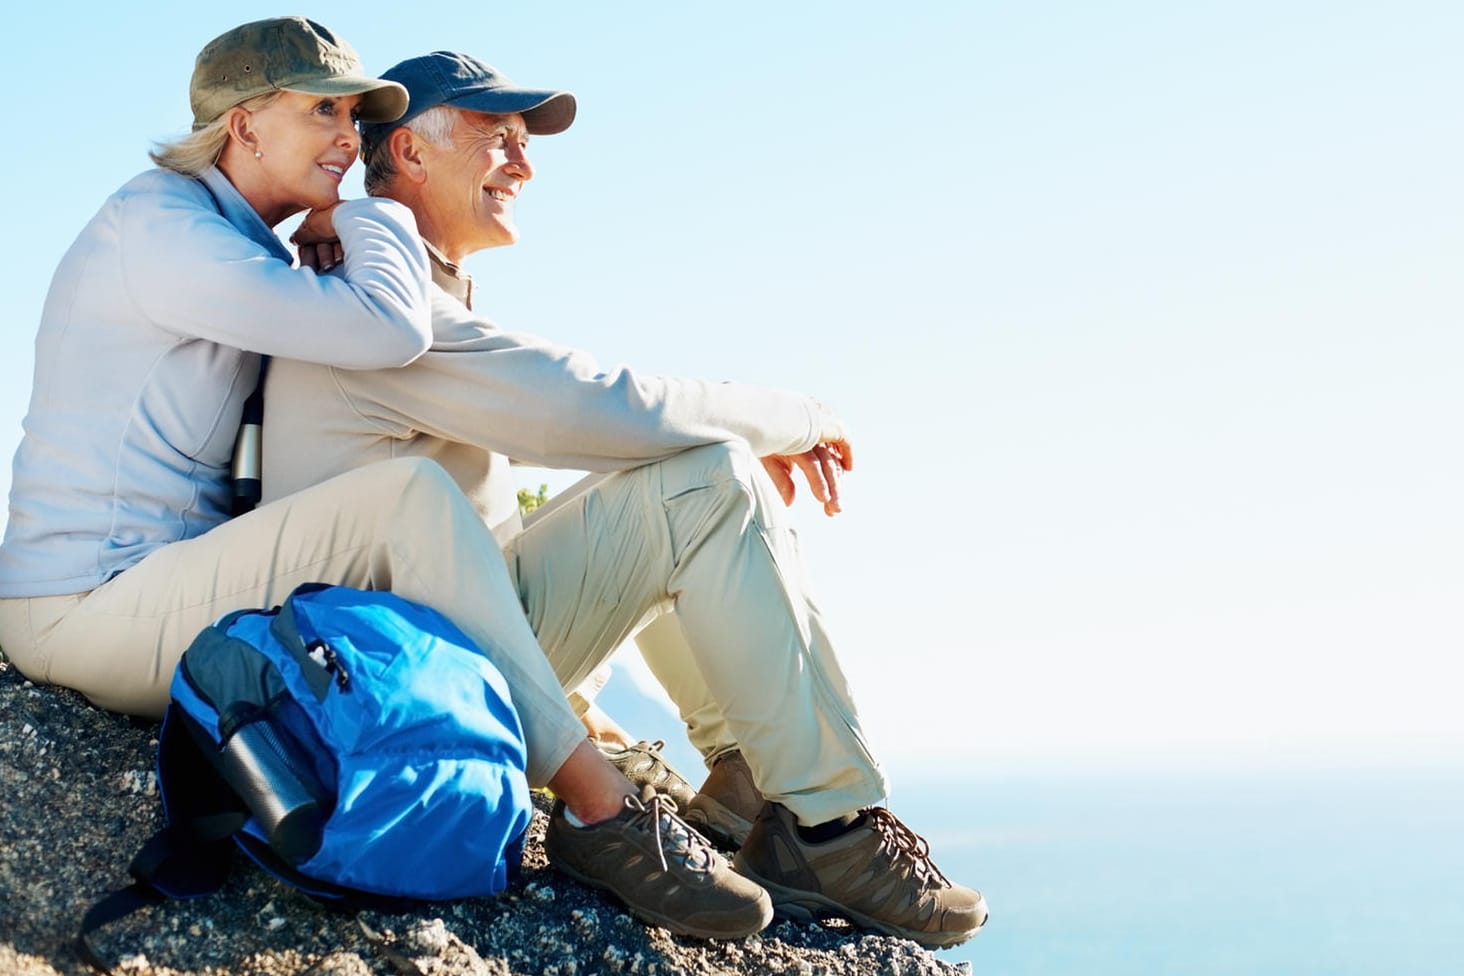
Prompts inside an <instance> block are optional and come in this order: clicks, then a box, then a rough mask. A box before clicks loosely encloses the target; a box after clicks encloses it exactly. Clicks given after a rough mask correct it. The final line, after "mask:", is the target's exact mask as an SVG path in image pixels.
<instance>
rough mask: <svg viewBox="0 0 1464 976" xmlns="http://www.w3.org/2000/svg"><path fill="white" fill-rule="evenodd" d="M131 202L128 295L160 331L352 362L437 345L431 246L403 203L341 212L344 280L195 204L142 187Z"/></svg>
mask: <svg viewBox="0 0 1464 976" xmlns="http://www.w3.org/2000/svg"><path fill="white" fill-rule="evenodd" d="M125 206H126V208H127V210H126V213H125V216H124V220H123V224H122V233H123V265H124V269H125V274H126V283H127V294H128V297H129V298H130V299H131V300H132V301H133V302H135V303H136V304H137V305H138V306H139V308H140V310H141V311H142V312H143V314H144V315H146V316H147V317H148V319H150V320H151V321H152V322H154V323H155V324H157V326H158V327H159V328H162V329H165V330H167V331H170V332H173V333H176V334H177V335H179V336H185V337H192V338H199V339H207V340H209V341H212V342H217V343H220V344H222V345H227V346H232V347H234V348H237V349H245V350H249V351H251V352H258V353H264V354H266V355H271V356H281V357H285V358H290V359H301V360H305V361H307V362H316V363H323V364H327V365H332V366H340V367H344V368H346V369H376V368H381V367H390V366H402V365H405V364H406V363H409V362H411V361H412V360H414V359H416V358H417V357H418V356H420V355H421V354H422V353H423V352H425V351H426V349H427V347H428V346H429V344H430V343H431V341H432V322H431V310H430V303H429V299H428V291H427V282H428V280H429V274H430V273H429V269H428V263H427V253H426V249H425V248H424V247H423V246H422V242H421V238H420V237H419V235H418V233H417V224H416V221H415V219H414V218H413V217H412V213H411V211H409V210H408V209H407V208H406V207H404V206H402V205H401V204H399V203H396V202H394V201H391V200H380V199H374V198H368V199H363V200H351V201H347V202H345V203H342V204H341V205H339V206H338V207H336V208H335V210H334V211H333V213H332V217H333V219H334V223H335V229H336V233H337V234H338V235H339V236H340V238H341V241H342V243H343V245H344V247H345V249H346V257H345V262H344V264H345V266H344V269H343V274H341V275H339V276H320V275H317V274H316V273H315V272H314V271H312V270H309V269H303V268H293V267H291V266H290V264H289V263H288V262H287V261H285V260H283V259H282V258H281V257H280V256H279V254H278V253H276V252H274V251H272V250H271V249H269V248H267V247H265V246H264V245H262V244H260V243H258V242H256V241H253V240H251V239H249V238H248V237H246V236H245V235H244V234H242V233H240V232H239V231H238V230H237V229H236V228H235V227H234V226H233V225H232V224H230V223H229V222H228V221H227V220H226V219H225V218H224V217H223V216H222V215H220V214H219V213H217V212H216V211H213V210H209V209H205V208H202V207H200V206H198V205H197V204H196V203H195V202H193V201H190V200H186V199H183V198H179V197H170V196H164V195H161V194H156V195H155V194H145V195H140V196H138V197H136V198H133V199H131V200H129V201H127V202H126V204H125ZM281 250H283V248H281Z"/></svg>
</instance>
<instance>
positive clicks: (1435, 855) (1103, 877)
mask: <svg viewBox="0 0 1464 976" xmlns="http://www.w3.org/2000/svg"><path fill="white" fill-rule="evenodd" d="M891 807H892V808H893V809H894V810H895V811H896V812H897V813H899V814H900V816H901V817H902V818H903V819H905V820H906V822H907V823H909V824H910V825H911V826H912V827H913V828H915V829H916V830H917V831H918V832H920V833H921V834H923V835H924V836H926V837H927V838H928V839H929V840H930V842H931V847H932V851H933V853H934V854H935V857H936V861H937V863H938V864H939V865H940V866H941V868H942V869H943V870H944V871H945V872H946V873H947V874H948V875H949V876H950V877H952V878H953V879H956V880H959V881H962V882H963V883H967V884H972V885H974V886H976V887H979V888H980V889H981V890H982V892H983V893H984V894H985V895H986V897H987V900H988V903H989V904H990V907H991V913H992V915H991V921H990V922H989V923H988V925H987V927H986V929H985V930H983V931H982V933H981V934H980V935H978V936H977V937H976V938H975V939H973V940H972V941H971V942H969V943H967V944H966V945H964V946H960V947H957V948H955V949H951V950H943V951H941V952H940V953H939V957H940V958H942V959H945V960H947V961H953V962H954V961H960V960H966V961H969V962H970V964H971V968H972V971H973V973H977V974H990V976H1117V974H1125V976H1128V974H1132V976H1163V974H1175V976H1181V974H1182V976H1222V974H1224V976H1232V974H1234V976H1239V974H1245V976H1270V974H1275V976H1311V974H1315V976H1323V974H1325V976H1405V974H1419V976H1424V974H1430V976H1431V974H1454V973H1464V760H1461V762H1460V764H1459V765H1458V766H1454V767H1437V766H1435V767H1426V768H1419V767H1415V768H1376V767H1371V768H1360V769H1346V768H1328V769H1317V768H1291V769H1288V768H1277V767H1274V766H1273V767H1271V768H1265V769H1246V768H1240V767H1226V768H1215V769H1208V770H1199V771H1183V772H1180V771H1175V770H1174V769H1172V768H1154V769H1149V770H1143V769H1124V770H1121V771H1110V772H1104V771H1101V770H1095V769H1085V770H1082V771H1081V772H1060V771H1056V770H1050V771H1045V772H1030V773H1026V774H1023V775H1005V776H995V775H993V776H986V777H982V776H977V775H970V776H967V777H965V778H962V779H960V780H958V781H957V782H956V783H955V784H954V785H950V784H948V785H946V786H941V785H940V784H938V783H936V782H934V781H931V780H923V781H922V780H920V779H915V780H913V781H909V782H903V783H902V782H900V781H898V780H897V782H896V784H895V793H894V795H893V796H892V797H891Z"/></svg>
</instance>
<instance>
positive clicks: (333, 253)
mask: <svg viewBox="0 0 1464 976" xmlns="http://www.w3.org/2000/svg"><path fill="white" fill-rule="evenodd" d="M343 202H344V201H342V200H337V201H336V202H335V203H333V204H331V205H330V206H328V207H323V208H321V209H319V210H312V211H310V212H309V213H308V214H306V215H305V219H304V220H302V221H300V226H299V227H296V228H295V233H293V234H291V235H290V243H291V244H294V245H295V247H296V248H298V249H299V253H300V266H301V267H302V268H313V269H315V270H316V271H317V272H319V273H321V274H324V273H325V272H327V271H329V270H330V269H331V268H334V267H335V266H336V265H338V264H340V263H341V262H342V261H344V260H345V259H346V252H345V251H344V250H342V248H341V239H340V238H339V237H337V236H336V231H335V217H334V213H335V208H336V207H339V206H340V205H341V204H342V203H343Z"/></svg>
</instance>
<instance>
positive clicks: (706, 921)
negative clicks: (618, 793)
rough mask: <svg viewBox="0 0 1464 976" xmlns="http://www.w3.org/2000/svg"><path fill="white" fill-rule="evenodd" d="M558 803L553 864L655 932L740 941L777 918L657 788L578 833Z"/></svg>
mask: <svg viewBox="0 0 1464 976" xmlns="http://www.w3.org/2000/svg"><path fill="white" fill-rule="evenodd" d="M564 813H565V810H564V802H563V801H562V800H560V801H556V802H555V804H554V809H553V810H552V811H551V813H550V816H549V830H548V833H547V834H546V836H545V839H544V848H545V852H546V853H547V854H548V855H549V863H550V864H552V865H554V867H556V868H558V869H559V870H560V871H563V872H564V873H565V874H567V875H569V876H570V877H571V878H574V879H575V880H576V881H580V882H583V883H584V884H587V885H590V886H591V887H594V888H600V889H602V890H604V891H608V892H610V893H611V894H613V895H615V896H616V897H617V898H619V899H620V900H621V901H623V902H625V904H626V906H627V907H628V908H629V909H630V910H631V912H632V913H634V914H635V915H637V916H638V917H640V918H641V919H642V920H644V921H646V922H649V923H650V924H652V925H659V926H662V927H663V928H667V929H670V930H671V931H672V932H679V933H681V934H682V935H691V936H696V937H697V938H700V939H740V938H742V937H743V936H747V935H752V934H753V933H754V932H759V931H761V930H762V929H763V927H764V926H766V925H767V924H768V922H770V921H772V918H773V904H772V901H771V899H769V898H768V893H767V892H766V891H764V890H763V889H762V888H760V887H759V886H758V885H757V884H756V883H754V882H752V881H749V880H748V879H747V878H744V877H742V876H741V875H739V874H737V873H736V872H735V871H733V870H732V868H731V866H730V865H728V864H727V862H726V860H725V859H723V857H722V855H720V854H718V853H717V851H716V849H715V848H713V847H712V845H711V844H709V843H708V842H707V840H706V838H704V837H702V836H701V835H700V834H698V833H697V832H696V831H695V830H692V829H691V828H690V827H688V826H687V825H686V821H684V820H682V819H681V818H680V817H678V816H677V815H676V813H675V812H674V810H673V809H672V806H671V804H669V803H667V802H666V798H665V797H664V796H662V795H660V794H658V793H656V792H655V791H654V790H652V789H651V788H650V787H646V788H644V789H643V790H642V791H641V795H640V797H639V798H636V797H633V796H628V797H626V798H625V809H624V810H622V811H621V812H620V814H619V816H617V817H615V818H613V819H611V820H605V821H602V822H600V823H597V824H590V825H589V826H587V827H575V826H573V825H571V824H570V823H569V821H568V820H566V819H565V817H564Z"/></svg>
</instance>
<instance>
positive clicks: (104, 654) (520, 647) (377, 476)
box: [0, 458, 585, 786]
mask: <svg viewBox="0 0 1464 976" xmlns="http://www.w3.org/2000/svg"><path fill="white" fill-rule="evenodd" d="M313 581H319V582H325V583H337V584H345V585H349V586H356V587H360V588H362V589H378V590H391V591H393V592H395V593H396V594H398V595H399V596H402V597H405V598H406V599H409V600H413V601H415V602H419V603H425V604H427V605H429V606H432V607H434V608H436V609H437V610H439V611H441V612H442V613H443V614H445V615H446V616H447V617H448V618H449V619H450V620H452V621H453V622H454V623H456V624H457V625H458V626H459V627H460V628H461V629H462V630H463V632H464V633H466V634H467V635H468V636H469V637H471V638H472V639H473V640H474V641H475V642H476V643H477V644H478V646H479V647H481V648H482V649H483V650H484V652H485V653H486V654H487V655H488V657H489V658H490V659H491V660H492V661H493V663H494V664H495V665H496V666H497V667H498V669H499V670H500V671H501V672H503V675H504V677H505V678H506V679H507V681H508V685H509V689H510V693H511V694H512V696H513V702H514V706H515V707H516V709H517V710H518V713H519V720H520V722H521V723H522V724H523V727H524V736H525V739H526V741H527V743H528V753H529V781H530V782H531V783H533V784H534V785H536V786H540V785H543V784H544V783H546V782H548V780H549V778H550V777H551V776H552V775H553V774H554V773H555V772H556V771H557V770H558V769H559V767H560V766H561V765H563V763H564V760H565V759H566V758H568V756H569V754H570V752H571V751H572V750H573V749H574V748H575V747H576V746H578V745H579V744H580V743H581V742H583V741H584V737H585V729H584V726H583V725H582V724H581V723H580V721H579V719H577V718H576V717H575V715H574V713H573V712H572V711H571V710H570V708H569V704H568V702H567V701H566V700H565V697H564V692H563V691H562V690H561V689H560V686H559V682H558V680H557V679H556V678H555V676H554V673H553V672H552V671H551V670H550V668H549V665H548V662H547V661H546V659H545V657H544V655H543V652H542V651H540V649H539V645H538V642H537V641H536V640H535V639H534V634H533V632H532V631H531V630H530V629H529V627H528V624H527V622H526V621H525V620H524V612H523V607H522V606H520V605H519V602H518V599H517V596H516V594H515V593H514V591H513V587H512V584H511V583H510V581H509V578H508V574H507V572H506V571H505V567H504V561H503V555H502V552H501V551H500V550H499V548H498V544H497V543H496V542H495V541H494V539H493V536H492V535H491V534H490V533H489V532H488V530H487V528H485V527H484V525H483V523H482V521H481V520H480V519H479V517H478V514H477V511H476V510H475V509H474V508H473V507H472V505H471V504H470V503H469V502H468V500H467V498H466V497H465V496H464V495H463V493H462V492H461V491H460V490H459V489H458V487H457V485H456V484H454V483H453V481H452V479H451V478H450V477H449V476H448V475H447V473H446V472H445V471H443V469H442V468H441V467H440V466H439V465H437V464H436V463H434V462H431V461H424V460H420V459H417V458H406V459H401V460H395V461H386V462H382V463H380V464H373V465H369V466H367V467H363V468H359V469H357V470H355V471H352V472H349V473H347V474H343V475H341V476H340V477H338V478H333V479H331V480H329V481H326V482H323V483H321V484H319V485H316V486H315V487H313V488H308V489H306V490H304V491H301V492H299V493H297V494H294V495H291V496H288V497H286V498H282V499H279V500H278V501H274V502H271V503H270V504H268V505H262V506H260V507H259V508H257V509H255V510H254V511H253V512H250V513H249V514H247V515H243V516H240V517H239V518H235V519H232V520H230V521H228V522H225V523H224V524H222V525H220V526H218V527H217V528H214V529H211V530H209V531H208V532H206V533H204V534H203V535H201V536H198V537H197V538H193V539H189V540H187V541H185V542H175V543H172V544H170V545H167V546H164V547H163V548H161V549H158V550H157V551H155V552H153V553H152V554H150V555H149V556H148V557H147V558H145V559H144V560H143V561H142V562H140V563H138V564H137V565H136V566H133V567H131V568H130V569H128V570H126V571H125V572H123V573H121V574H120V575H118V576H115V577H113V578H112V579H111V580H108V581H107V582H106V583H104V584H102V585H101V586H99V587H97V588H96V589H94V590H92V591H91V592H89V593H77V594H72V595H67V596H53V597H32V598H19V599H7V600H0V647H3V648H4V651H5V654H6V656H7V657H9V658H10V660H11V661H12V662H14V664H15V666H16V667H17V668H19V669H20V671H21V673H22V674H24V675H26V676H27V677H29V678H31V679H32V680H34V681H40V682H46V683H50V684H58V685H65V686H66V687H69V688H75V689H76V690H78V691H80V692H81V693H82V694H84V695H86V696H87V698H89V699H91V700H92V701H93V702H95V703H96V704H97V705H100V706H101V707H103V708H106V709H110V710H112V711H118V712H126V713H129V714H135V715H146V716H151V717H154V718H156V717H158V716H161V715H162V713H163V709H164V708H165V707H166V706H167V703H168V685H169V683H170V682H171V680H172V677H173V670H174V667H175V665H176V664H177V661H178V658H179V657H181V656H182V654H183V651H184V650H186V649H187V647H188V645H189V643H190V642H191V641H192V640H193V638H194V636H195V635H197V634H198V632H199V631H201V630H202V629H203V628H204V627H207V626H208V625H209V624H211V623H213V622H214V621H215V620H217V619H218V618H219V617H221V616H223V615H224V614H225V613H228V612H230V611H233V610H238V609H243V608H248V607H272V606H276V605H278V604H279V603H281V602H282V601H283V600H284V598H285V597H286V596H288V595H289V594H290V591H291V590H293V589H294V588H295V587H296V586H298V585H299V584H301V583H308V582H313Z"/></svg>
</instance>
